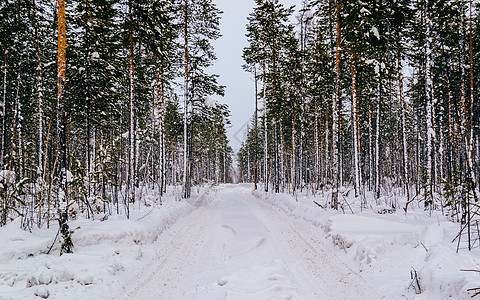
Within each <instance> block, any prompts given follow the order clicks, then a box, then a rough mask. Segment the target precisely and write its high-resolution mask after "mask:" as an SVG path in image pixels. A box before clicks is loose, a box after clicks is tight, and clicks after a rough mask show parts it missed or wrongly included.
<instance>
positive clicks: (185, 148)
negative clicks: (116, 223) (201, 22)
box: [183, 0, 190, 198]
mask: <svg viewBox="0 0 480 300" xmlns="http://www.w3.org/2000/svg"><path fill="white" fill-rule="evenodd" d="M184 22H185V24H184V26H185V28H184V52H185V53H184V54H185V61H184V64H185V74H184V75H185V79H184V80H185V82H184V95H183V184H184V194H183V196H184V198H188V195H189V194H190V191H189V185H188V180H189V176H190V174H188V173H189V168H188V155H187V152H188V145H187V141H188V139H187V134H188V132H187V113H188V112H187V110H188V0H185V9H184Z"/></svg>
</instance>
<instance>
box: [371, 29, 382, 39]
mask: <svg viewBox="0 0 480 300" xmlns="http://www.w3.org/2000/svg"><path fill="white" fill-rule="evenodd" d="M372 33H373V34H374V35H375V37H376V38H377V39H378V40H380V33H379V32H378V29H377V27H375V26H373V27H372Z"/></svg>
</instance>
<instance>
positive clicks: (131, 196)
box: [126, 0, 136, 218]
mask: <svg viewBox="0 0 480 300" xmlns="http://www.w3.org/2000/svg"><path fill="white" fill-rule="evenodd" d="M132 5H133V4H132V0H130V1H129V5H128V15H129V19H130V20H129V21H130V26H129V42H130V72H129V78H130V94H129V95H130V97H129V99H130V130H129V135H128V136H129V144H130V145H129V150H130V151H129V155H128V168H129V171H128V201H127V207H126V209H127V218H130V202H131V203H135V135H136V133H135V65H134V49H133V12H132Z"/></svg>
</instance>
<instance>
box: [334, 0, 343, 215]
mask: <svg viewBox="0 0 480 300" xmlns="http://www.w3.org/2000/svg"><path fill="white" fill-rule="evenodd" d="M336 17H337V47H336V50H335V52H336V56H335V70H336V74H337V75H336V78H335V97H334V98H333V103H332V118H333V120H332V121H333V124H332V136H333V139H332V140H333V141H332V147H333V149H332V150H333V151H332V156H333V157H332V170H333V191H332V207H333V208H334V209H338V180H339V175H340V174H339V173H340V165H339V151H338V144H339V143H338V140H339V138H338V135H339V132H338V127H337V126H338V124H339V119H340V116H339V115H338V111H337V102H339V101H340V55H341V53H340V52H341V38H342V37H341V28H340V1H339V0H337V1H336Z"/></svg>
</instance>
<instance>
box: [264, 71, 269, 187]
mask: <svg viewBox="0 0 480 300" xmlns="http://www.w3.org/2000/svg"><path fill="white" fill-rule="evenodd" d="M265 73H266V72H265V63H263V110H264V112H263V114H264V117H263V122H264V131H265V132H264V134H265V141H264V147H263V148H264V153H265V155H264V156H265V157H264V164H265V166H264V169H265V179H264V181H265V192H268V131H267V130H268V124H267V83H266V81H267V76H266V74H265Z"/></svg>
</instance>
